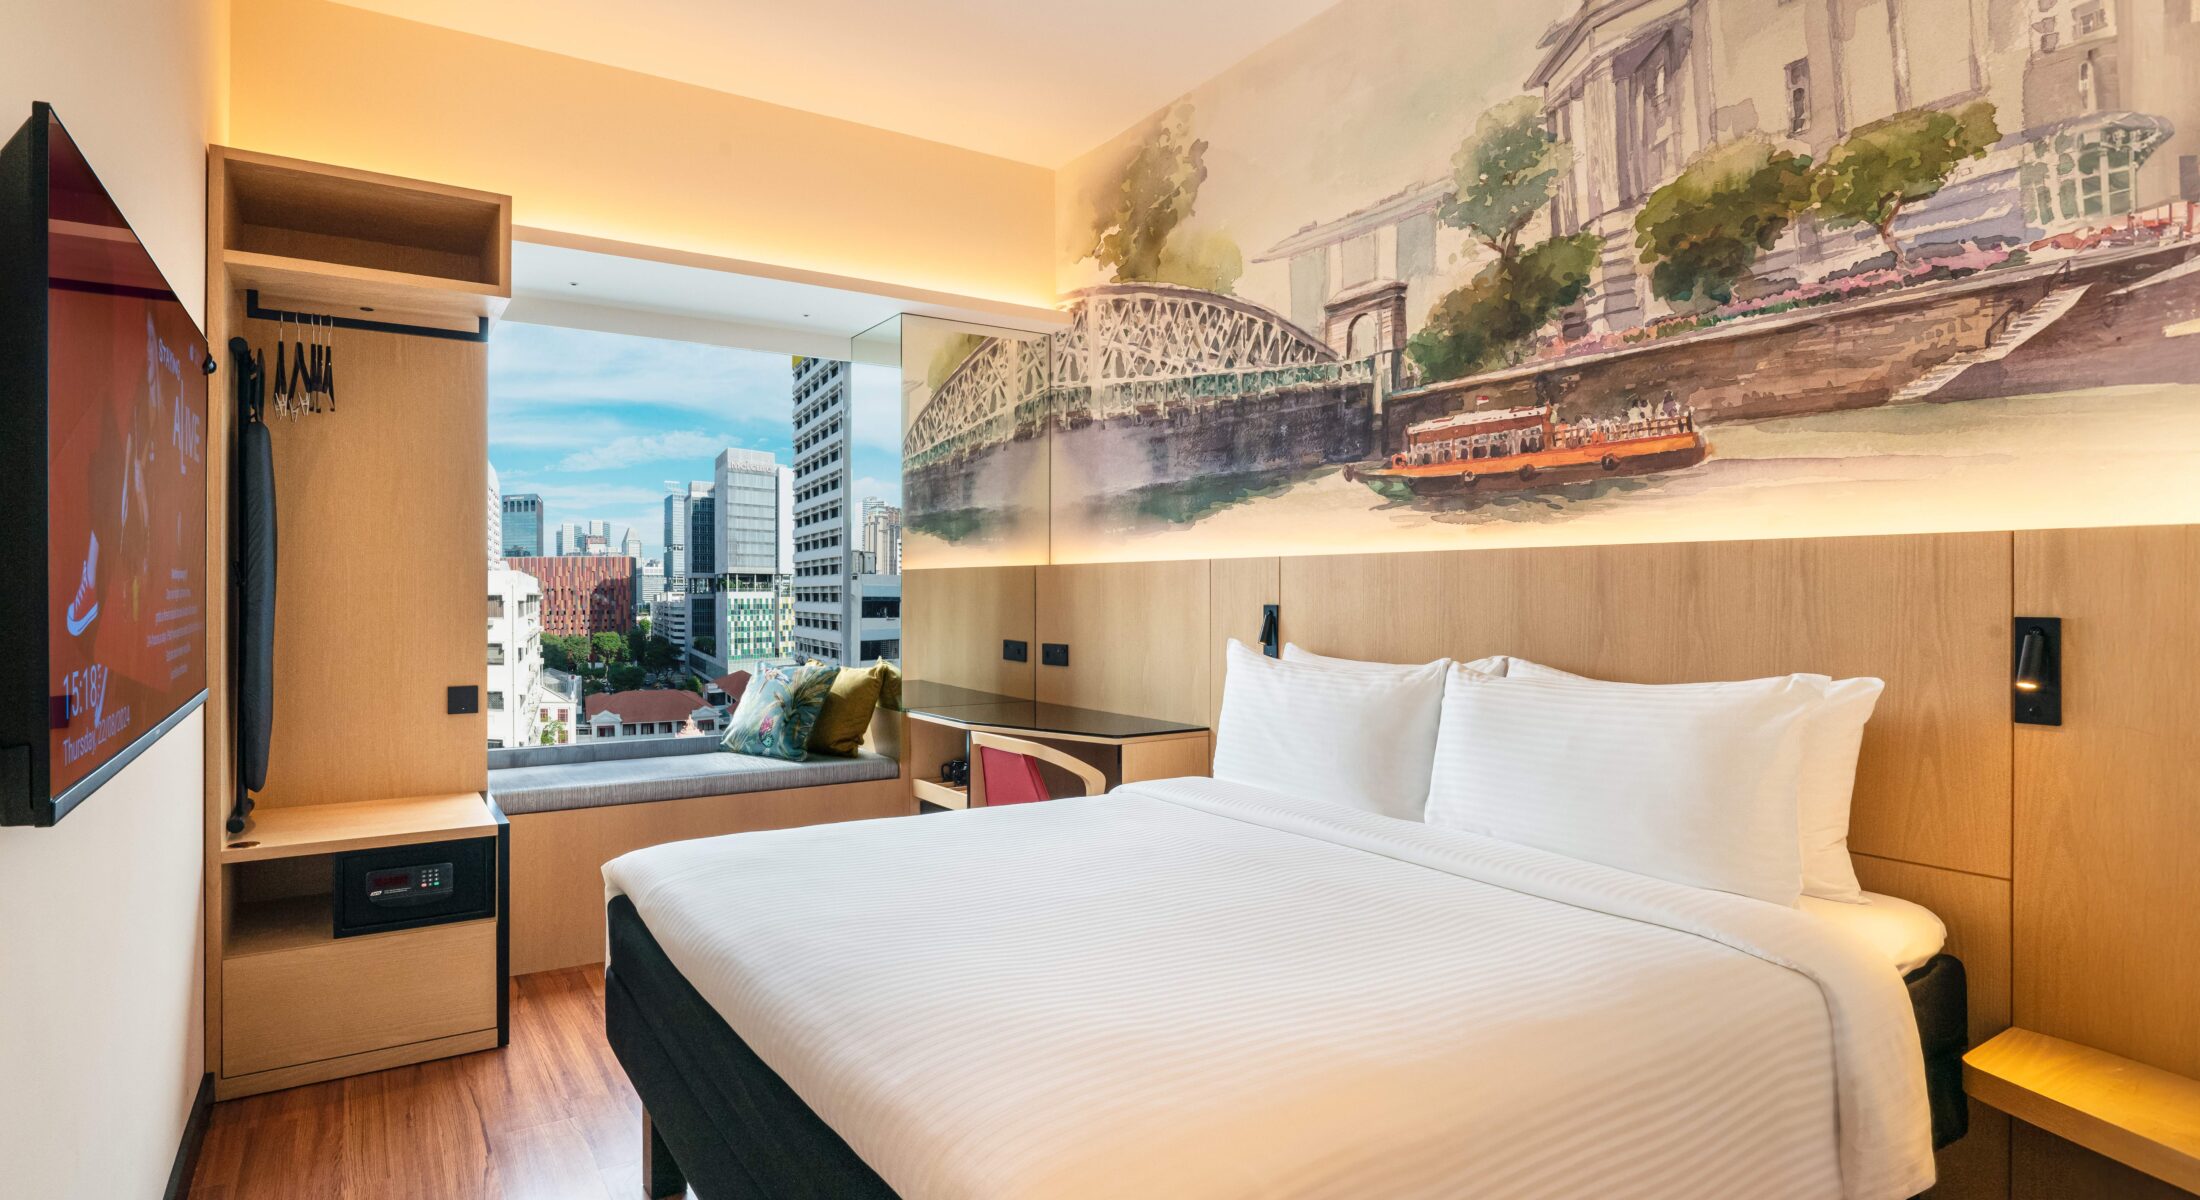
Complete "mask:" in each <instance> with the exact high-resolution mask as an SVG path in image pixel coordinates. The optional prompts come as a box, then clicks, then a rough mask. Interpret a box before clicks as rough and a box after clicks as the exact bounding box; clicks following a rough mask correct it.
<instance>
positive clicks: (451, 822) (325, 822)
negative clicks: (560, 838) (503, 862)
mask: <svg viewBox="0 0 2200 1200" xmlns="http://www.w3.org/2000/svg"><path fill="white" fill-rule="evenodd" d="M496 832H497V822H496V819H495V818H494V817H492V816H491V815H490V814H489V805H488V802H487V801H485V800H483V799H482V798H481V793H480V792H457V793H454V794H452V795H448V796H411V797H407V798H405V799H401V800H362V801H358V802H356V803H352V804H308V805H299V806H296V807H290V808H269V807H266V806H264V805H263V806H261V807H259V808H255V809H253V811H252V816H251V817H250V818H249V819H248V820H247V821H246V822H245V827H244V831H243V832H242V833H238V834H234V835H232V836H230V837H227V838H225V839H223V841H222V848H221V861H222V863H223V864H225V865H226V864H230V863H242V862H258V861H260V860H262V859H269V858H298V857H302V856H304V855H309V854H335V853H338V852H341V851H345V850H367V849H372V848H374V847H377V846H412V845H417V844H419V843H421V842H444V841H451V840H453V839H456V838H466V837H495V836H496Z"/></svg>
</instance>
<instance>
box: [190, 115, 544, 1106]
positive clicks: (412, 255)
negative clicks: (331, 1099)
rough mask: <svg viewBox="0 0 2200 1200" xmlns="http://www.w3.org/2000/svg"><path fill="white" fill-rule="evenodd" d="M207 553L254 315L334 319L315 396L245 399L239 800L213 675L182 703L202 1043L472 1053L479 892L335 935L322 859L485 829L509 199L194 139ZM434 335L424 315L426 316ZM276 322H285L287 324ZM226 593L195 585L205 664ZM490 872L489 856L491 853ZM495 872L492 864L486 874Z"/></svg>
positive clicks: (258, 1074)
mask: <svg viewBox="0 0 2200 1200" xmlns="http://www.w3.org/2000/svg"><path fill="white" fill-rule="evenodd" d="M207 168H208V171H207V292H208V294H207V306H206V309H207V314H208V330H207V341H208V345H209V346H210V348H211V349H212V352H213V354H214V355H215V357H216V358H217V360H218V361H219V362H220V364H221V367H220V370H219V371H218V372H217V373H216V374H215V376H214V378H213V381H212V385H213V386H212V388H211V402H210V409H211V411H210V420H211V425H212V428H213V429H215V430H217V431H220V434H219V435H218V436H216V437H214V438H212V439H210V441H211V450H210V459H211V462H212V465H213V470H212V471H211V472H210V476H211V480H212V483H211V486H212V488H213V495H212V496H211V497H210V503H209V514H210V517H209V520H210V525H211V528H210V530H209V535H210V536H209V538H208V557H209V561H208V576H209V578H212V579H216V580H226V579H228V578H229V577H230V571H231V567H230V555H231V542H232V537H231V529H232V524H231V523H232V513H231V507H232V505H231V500H230V497H231V487H232V476H233V474H234V471H235V465H234V463H233V462H232V457H233V438H232V437H231V436H229V431H232V430H233V429H234V428H235V422H236V420H237V414H236V412H235V411H234V401H235V388H236V376H237V370H236V367H235V366H234V364H233V363H232V361H231V356H230V352H229V341H230V339H231V338H232V337H242V338H244V339H245V340H246V341H247V342H248V343H250V344H251V346H252V347H253V348H254V349H258V350H264V351H265V352H266V357H267V367H268V369H269V371H270V372H271V373H272V371H273V369H274V367H275V353H274V347H275V344H276V341H277V339H278V337H281V336H283V334H284V332H285V331H284V329H283V327H282V325H281V324H280V323H278V321H276V320H273V319H270V318H269V316H267V315H266V314H271V313H304V314H311V315H314V316H326V317H337V318H344V319H347V320H349V321H350V322H353V323H355V324H354V325H353V326H352V327H346V328H337V329H334V330H331V331H328V332H327V334H326V336H327V337H328V338H329V340H330V341H331V342H332V344H333V346H334V349H335V359H336V379H337V387H336V392H337V397H336V399H337V403H336V406H335V409H334V411H331V412H324V413H320V414H316V415H309V416H305V417H301V418H297V419H288V420H286V419H283V418H281V417H272V416H271V417H270V418H269V425H270V432H271V435H272V443H273V447H274V457H275V477H276V482H275V486H276V500H277V520H276V530H277V536H278V539H279V543H278V555H277V558H278V572H277V586H276V608H275V626H276V634H275V706H276V715H275V721H274V732H273V735H272V738H271V742H270V756H269V757H270V765H269V771H268V777H267V783H266V786H265V787H264V788H263V789H261V790H260V791H259V792H258V793H256V795H255V797H254V799H255V803H256V805H257V807H256V808H255V810H254V812H253V814H252V818H251V820H250V823H249V824H248V825H247V826H246V827H245V829H244V830H242V831H241V832H239V833H236V834H231V833H229V832H228V831H227V830H226V828H225V825H224V823H225V820H226V819H227V817H228V816H229V814H230V810H231V805H232V803H233V801H234V800H235V789H236V771H237V758H236V729H235V717H234V714H235V704H236V698H235V695H234V686H233V679H232V678H231V677H230V676H228V675H226V674H223V673H216V675H215V677H214V678H213V679H212V680H211V681H210V685H211V686H210V689H209V697H208V704H207V721H206V739H207V740H206V905H205V915H206V1059H207V1065H208V1069H209V1070H210V1071H211V1072H212V1073H213V1074H214V1077H215V1091H216V1095H218V1096H221V1097H224V1098H227V1097H231V1096H239V1095H248V1094H250V1093H253V1092H258V1091H267V1090H271V1089H274V1088H281V1087H290V1086H293V1085H296V1084H300V1083H309V1082H314V1081H317V1080H322V1079H329V1078H335V1077H338V1076H342V1075H348V1074H355V1073H358V1072H361V1071H368V1070H376V1069H380V1068H384V1067H390V1066H397V1065H400V1064H403V1063H408V1062H417V1061H421V1060H423V1059H427V1058H434V1057H440V1056H442V1055H446V1054H453V1053H459V1052H463V1051H467V1050H477V1049H485V1048H488V1047H491V1046H495V1045H497V1044H498V1042H499V1039H500V1037H501V1027H502V1006H503V997H504V991H503V975H502V972H501V970H500V964H499V961H498V960H499V958H500V956H501V954H502V952H503V946H504V924H503V920H502V912H501V909H502V907H503V906H502V905H499V910H500V911H499V915H498V916H496V917H492V918H487V919H475V920H471V921H464V922H456V923H450V924H442V925H431V926H426V927H421V928H415V929H406V930H399V931H395V932H382V933H369V934H362V935H359V936H355V937H346V938H342V939H338V938H336V937H334V935H333V931H332V930H333V923H334V921H333V916H332V904H333V892H334V884H333V878H332V877H333V874H334V857H335V855H337V854H339V853H341V852H344V851H348V850H356V849H364V848H371V847H390V846H403V845H411V844H418V843H426V842H439V841H449V840H457V839H475V838H499V839H501V836H502V826H503V821H502V818H501V816H499V815H498V814H497V813H496V812H495V810H494V808H493V807H492V806H491V805H490V804H489V802H488V799H487V797H486V794H485V789H486V786H487V766H486V759H485V756H484V751H483V747H484V746H485V745H486V733H487V729H486V722H485V719H484V717H483V716H482V714H481V713H480V711H479V707H478V705H477V707H476V711H474V712H472V713H462V714H456V715H454V714H453V713H451V712H450V711H448V710H449V708H451V707H452V706H451V705H450V704H449V697H448V695H447V691H446V689H447V688H449V687H453V686H466V685H471V686H472V687H474V688H475V689H476V690H477V692H478V690H479V689H480V687H481V684H482V682H483V679H484V675H483V670H484V668H483V663H484V661H485V658H484V646H485V640H484V637H483V628H484V626H483V621H484V616H485V608H484V602H485V597H486V595H487V555H486V554H485V553H484V548H485V546H484V541H483V528H484V522H485V517H486V507H485V505H486V503H487V486H488V485H487V476H486V467H487V438H488V431H487V422H488V401H487V393H488V376H487V371H488V364H487V347H486V345H485V334H486V330H487V328H488V322H489V321H490V320H491V319H493V318H494V317H495V316H497V315H498V314H499V313H501V312H502V310H503V307H504V305H505V303H506V301H507V300H509V298H510V296H511V252H510V242H511V202H510V199H509V198H508V197H504V196H497V195H491V194H488V193H482V192H473V191H466V190H463V189H459V188H450V187H444V186H441V185H438V184H430V183H422V182H419V181H415V180H406V179H398V178H394V177H390V176H384V175H377V174H373V173H370V172H365V171H355V170H350V169H347V168H342V167H332V166H325V165H322V164H317V163H306V162H299V161H295V160H291V159H284V158H276V157H273V156H270V155H263V154H255V153H251V152H247V151H241V150H233V149H228V148H224V147H216V148H214V149H213V150H212V152H211V153H210V155H209V158H208V163H207ZM427 331H434V332H427ZM290 332H291V335H292V337H293V338H294V337H295V328H294V327H293V329H292V330H291V331H290ZM230 608H231V604H230V597H229V594H228V592H227V590H226V589H225V588H215V589H212V590H211V599H210V603H209V606H208V609H209V611H208V628H209V629H211V630H212V631H213V637H214V644H215V646H216V647H217V653H216V654H215V656H214V659H215V661H217V662H224V661H228V660H229V659H231V658H232V657H233V656H234V653H235V648H234V646H233V645H232V643H231V639H230V636H229V626H230V621H231V613H230ZM500 871H501V868H500ZM499 885H500V886H501V880H500V881H499Z"/></svg>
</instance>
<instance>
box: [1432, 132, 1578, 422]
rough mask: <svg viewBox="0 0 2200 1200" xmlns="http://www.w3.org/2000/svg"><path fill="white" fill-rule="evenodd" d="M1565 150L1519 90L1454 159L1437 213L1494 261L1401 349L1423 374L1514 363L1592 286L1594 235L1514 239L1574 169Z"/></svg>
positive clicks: (1449, 374)
mask: <svg viewBox="0 0 2200 1200" xmlns="http://www.w3.org/2000/svg"><path fill="white" fill-rule="evenodd" d="M1573 161H1574V150H1573V147H1572V146H1569V145H1567V144H1566V143H1565V142H1562V141H1559V140H1558V139H1557V137H1555V136H1553V135H1552V134H1551V132H1550V131H1549V129H1548V128H1547V127H1546V122H1545V119H1544V113H1543V104H1542V102H1541V101H1540V100H1537V99H1536V98H1535V97H1533V96H1518V97H1515V98H1514V99H1511V100H1507V101H1506V102H1504V103H1503V104H1500V105H1498V106H1496V107H1495V108H1492V109H1490V110H1489V111H1488V112H1485V113H1483V114H1482V116H1481V117H1480V119H1478V120H1477V121H1476V122H1475V123H1474V130H1473V132H1472V133H1469V134H1468V135H1467V139H1466V140H1465V141H1464V142H1462V143H1460V145H1459V150H1458V153H1456V154H1454V155H1453V156H1452V183H1453V191H1452V194H1451V195H1450V196H1449V197H1447V198H1446V199H1445V201H1444V203H1443V205H1442V207H1440V208H1438V209H1437V214H1436V215H1437V217H1438V218H1439V219H1441V220H1442V221H1443V222H1444V223H1445V224H1447V225H1450V226H1452V227H1453V228H1455V229H1463V230H1465V231H1466V232H1467V233H1468V235H1469V236H1471V237H1473V238H1474V240H1475V241H1477V242H1479V243H1481V245H1482V246H1483V248H1484V249H1486V250H1488V251H1490V252H1491V253H1492V254H1493V255H1494V256H1495V257H1494V258H1493V259H1492V260H1491V261H1490V262H1489V264H1488V265H1486V266H1484V267H1483V268H1482V269H1481V270H1480V271H1479V272H1477V273H1476V274H1475V276H1474V278H1473V279H1470V280H1468V281H1467V283H1466V284H1465V285H1464V286H1462V287H1460V288H1458V289H1456V290H1454V291H1453V292H1451V293H1450V294H1449V295H1447V296H1445V297H1444V298H1443V299H1441V300H1438V301H1437V302H1436V304H1435V306H1434V307H1432V308H1431V309H1430V310H1429V315H1428V322H1427V324H1426V325H1424V326H1423V327H1422V329H1421V331H1420V332H1419V333H1416V334H1414V335H1413V337H1412V339H1411V340H1410V341H1408V342H1407V343H1406V353H1407V355H1409V356H1410V357H1411V358H1412V359H1413V361H1414V363H1415V364H1416V365H1418V366H1419V367H1420V368H1421V373H1422V374H1423V375H1424V376H1426V377H1428V378H1430V379H1455V378H1458V377H1459V376H1461V375H1468V374H1472V373H1473V372H1475V371H1478V370H1481V369H1483V368H1485V367H1488V366H1491V365H1494V364H1497V363H1502V362H1506V361H1511V360H1514V359H1517V358H1518V357H1519V355H1520V354H1521V353H1522V351H1524V350H1525V349H1526V347H1527V345H1528V343H1529V341H1530V339H1532V338H1533V337H1534V336H1535V334H1536V332H1537V331H1538V330H1540V329H1542V328H1543V327H1544V326H1545V325H1547V324H1549V323H1550V320H1551V318H1552V317H1554V316H1556V315H1557V314H1558V313H1559V312H1560V311H1561V310H1563V309H1564V308H1565V307H1566V306H1567V305H1569V304H1572V303H1574V302H1575V301H1576V300H1579V299H1581V297H1582V295H1583V293H1585V292H1586V291H1587V290H1588V288H1589V276H1590V271H1591V269H1592V268H1594V267H1595V265H1596V260H1597V250H1598V242H1597V237H1596V235H1595V234H1593V233H1589V232H1586V231H1585V232H1582V233H1577V234H1574V235H1572V236H1570V237H1556V238H1546V239H1544V240H1542V241H1539V242H1536V243H1534V244H1532V245H1529V246H1525V247H1523V246H1522V245H1521V237H1522V235H1523V234H1525V232H1526V231H1527V229H1528V227H1529V225H1531V224H1532V223H1533V222H1534V221H1535V220H1536V218H1537V217H1539V216H1541V215H1542V214H1543V213H1544V212H1545V210H1546V209H1547V208H1548V207H1549V205H1550V203H1551V199H1552V197H1554V196H1556V195H1557V194H1558V187H1559V184H1560V182H1561V181H1563V180H1564V179H1565V177H1566V172H1567V171H1568V170H1570V169H1571V168H1572V166H1573Z"/></svg>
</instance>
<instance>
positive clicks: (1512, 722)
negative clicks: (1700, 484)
mask: <svg viewBox="0 0 2200 1200" xmlns="http://www.w3.org/2000/svg"><path fill="white" fill-rule="evenodd" d="M1819 703H1820V700H1819V696H1818V692H1817V689H1815V688H1812V687H1810V686H1809V685H1808V684H1804V683H1800V682H1797V681H1796V680H1793V679H1762V680H1756V681H1753V682H1749V683H1725V684H1711V685H1705V686H1700V687H1691V688H1625V687H1614V686H1612V685H1610V684H1602V683H1595V682H1589V681H1576V680H1563V679H1521V678H1515V677H1512V676H1507V677H1505V678H1501V679H1500V678H1492V677H1490V676H1488V675H1481V674H1476V673H1474V672H1471V671H1461V670H1458V669H1454V670H1452V671H1451V672H1450V674H1449V675H1448V676H1447V678H1446V681H1445V687H1444V706H1443V718H1442V722H1441V724H1440V726H1439V728H1438V731H1437V735H1436V763H1435V768H1434V771H1433V773H1432V776H1431V778H1430V782H1429V801H1428V816H1427V819H1428V823H1429V824H1430V825H1439V826H1447V827H1450V828H1455V829H1465V830H1468V831H1470V832H1474V833H1482V834H1487V835H1489V836H1492V837H1498V838H1503V839H1505V840H1506V841H1511V842H1519V843H1520V844H1522V845H1526V846H1535V847H1539V848H1541V849H1544V850H1551V851H1555V852H1557V853H1559V854H1565V855H1570V856H1572V857H1574V858H1579V859H1584V860H1586V861H1589V862H1598V863H1603V864H1605V865H1606V866H1612V867H1618V868H1620V869H1621V870H1626V871H1634V872H1636V873H1638V874H1642V875H1654V876H1657V877H1658V878H1660V879H1669V880H1672V881H1673V882H1676V883H1685V884H1691V885H1694V886H1696V887H1703V888H1711V889H1714V890H1717V891H1722V892H1735V893H1739V894H1741V895H1744V896H1754V897H1756V898H1757V899H1759V900H1765V901H1769V902H1771V903H1773V904H1782V905H1789V906H1793V905H1794V904H1795V901H1796V897H1797V896H1798V895H1800V894H1801V892H1802V882H1803V873H1802V861H1801V854H1800V852H1799V850H1798V849H1797V847H1798V844H1799V838H1798V834H1797V832H1796V799H1795V789H1796V781H1797V778H1798V776H1799V774H1800V772H1801V769H1802V761H1803V730H1804V726H1805V724H1806V722H1807V719H1808V717H1809V716H1810V714H1811V712H1812V711H1813V709H1814V707H1815V706H1816V705H1818V704H1819Z"/></svg>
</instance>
